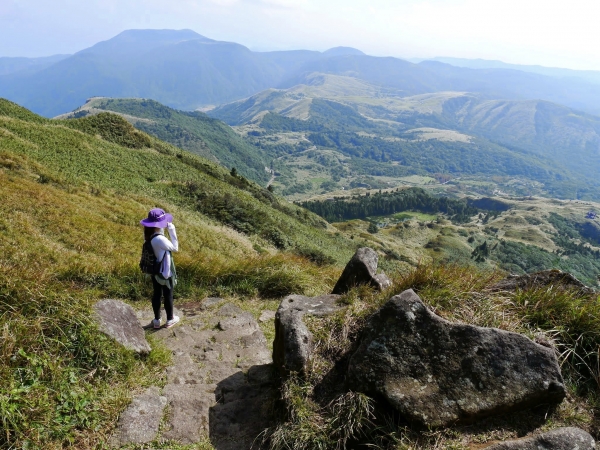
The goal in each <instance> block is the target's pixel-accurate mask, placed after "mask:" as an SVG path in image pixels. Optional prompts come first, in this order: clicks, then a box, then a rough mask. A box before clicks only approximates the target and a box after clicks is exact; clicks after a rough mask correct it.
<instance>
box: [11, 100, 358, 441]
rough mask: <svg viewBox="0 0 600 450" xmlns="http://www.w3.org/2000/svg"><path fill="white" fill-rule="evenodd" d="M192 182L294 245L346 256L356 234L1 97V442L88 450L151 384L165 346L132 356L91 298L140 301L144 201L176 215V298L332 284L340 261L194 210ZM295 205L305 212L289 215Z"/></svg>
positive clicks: (124, 136)
mask: <svg viewBox="0 0 600 450" xmlns="http://www.w3.org/2000/svg"><path fill="white" fill-rule="evenodd" d="M80 130H83V131H80ZM111 141H112V142H111ZM115 142H119V143H124V144H126V145H128V147H124V146H122V145H118V144H117V143H115ZM190 183H191V184H190ZM190 185H193V186H195V187H196V188H197V189H200V190H202V191H204V192H208V193H212V194H214V195H224V194H229V195H230V196H232V197H233V196H235V197H236V198H237V199H238V200H239V202H238V206H239V207H242V208H245V210H246V211H251V212H252V214H249V218H248V217H246V219H247V220H250V221H252V220H253V215H256V216H262V217H264V216H268V218H269V220H268V221H266V222H267V223H268V224H270V225H271V226H272V227H279V228H281V229H282V230H284V232H286V233H288V234H289V236H290V241H291V242H289V243H288V247H287V248H288V249H289V250H290V251H293V252H295V253H298V251H297V250H298V249H302V248H304V249H306V248H309V247H310V246H319V249H320V250H321V251H322V252H323V254H324V255H325V256H327V257H329V258H332V259H335V260H337V261H340V262H341V261H345V260H346V259H347V258H348V257H349V256H350V255H351V253H352V251H353V248H354V247H353V246H354V245H355V244H353V243H351V241H350V240H345V239H344V238H343V237H336V236H334V235H332V234H331V233H330V232H328V231H327V230H326V229H324V228H315V227H314V226H311V225H310V223H317V224H318V223H322V221H320V219H318V218H316V217H315V216H313V215H312V214H308V215H306V214H304V215H303V213H302V212H301V211H300V210H299V208H296V207H294V206H293V205H287V204H281V205H279V203H278V201H277V200H276V199H268V200H265V199H264V198H262V197H261V196H260V195H259V194H260V193H261V192H263V191H264V192H266V191H265V190H264V189H262V188H260V187H258V186H256V185H254V184H252V183H248V182H244V181H243V180H241V179H239V178H233V177H231V176H230V175H229V173H228V171H226V170H224V169H222V168H220V167H218V166H216V165H215V164H213V163H210V162H208V161H206V160H203V159H201V158H198V157H196V156H194V155H191V154H188V153H186V152H182V151H181V150H179V149H176V148H175V147H172V146H170V145H168V144H164V143H161V142H159V141H157V140H156V139H154V138H152V137H150V136H147V135H145V134H143V133H140V132H137V131H135V130H134V129H133V128H132V127H131V126H130V125H129V124H127V122H125V121H123V120H122V119H120V118H118V117H116V116H111V115H104V116H97V117H95V118H86V119H79V120H75V121H66V122H57V121H50V120H46V119H43V118H41V117H39V116H36V115H34V114H31V113H29V112H28V111H26V110H24V109H22V108H19V107H18V106H16V105H14V104H12V103H9V102H6V101H0V191H1V192H2V198H3V201H2V206H1V207H0V208H1V213H0V217H1V219H0V236H1V238H0V255H1V257H0V267H1V269H2V270H0V333H2V340H0V417H2V421H3V430H4V432H3V433H1V434H0V447H10V446H11V445H12V446H13V447H22V446H23V445H25V443H26V442H29V444H30V445H31V446H33V447H39V446H40V445H41V443H44V448H60V447H63V446H69V445H73V446H74V447H77V448H83V447H87V446H93V445H94V443H95V442H97V441H98V439H102V436H103V435H104V434H105V433H106V432H108V431H109V430H110V428H111V427H112V426H113V424H114V421H115V419H116V417H117V414H118V412H119V410H120V409H121V408H122V407H123V406H124V405H125V404H126V403H127V399H128V395H129V394H128V392H129V389H131V388H132V387H134V386H135V387H138V388H139V387H140V386H144V385H147V384H148V383H150V382H151V380H154V381H156V377H157V372H158V371H159V370H160V369H161V368H162V367H163V366H162V364H163V363H164V362H165V360H164V359H161V356H164V355H162V354H161V352H160V349H157V350H155V351H154V352H153V354H152V355H151V356H150V358H149V359H146V360H141V359H137V358H134V357H133V356H132V355H131V354H130V353H129V352H126V351H123V350H121V349H120V348H119V347H117V346H115V345H114V344H113V343H111V342H110V341H109V340H108V339H106V338H103V337H102V335H101V334H99V333H98V331H96V329H95V328H94V326H93V324H91V323H90V307H91V305H92V304H93V303H94V302H95V301H96V300H97V299H99V298H105V297H112V298H123V299H128V300H130V301H137V300H142V301H143V302H142V303H141V304H143V305H145V304H146V301H145V299H147V298H148V295H149V290H148V285H147V283H146V282H145V280H144V279H143V277H142V276H141V274H140V273H139V269H138V267H137V263H138V261H139V252H140V244H141V230H140V226H139V225H138V220H139V219H140V218H142V217H144V216H145V214H146V212H147V210H148V209H149V208H152V207H155V206H160V207H163V208H165V209H167V210H169V211H170V212H172V213H173V214H174V216H175V218H176V222H177V225H178V231H179V235H180V239H181V243H182V246H181V247H182V251H181V252H180V253H179V254H178V255H177V263H178V269H179V270H178V272H179V273H180V277H181V280H182V282H181V284H180V286H178V291H177V295H178V297H179V298H189V299H199V298H202V297H203V296H204V295H208V294H218V295H229V296H231V295H233V296H247V297H256V296H266V297H269V296H279V295H283V294H285V293H287V292H292V291H294V292H306V293H317V292H323V291H324V290H326V289H328V288H329V287H330V286H331V284H332V282H333V281H334V279H335V276H336V275H337V273H339V269H336V268H333V267H317V266H316V265H315V264H313V263H310V262H309V261H308V260H306V259H304V258H302V257H299V256H295V255H294V254H290V253H281V252H279V251H278V250H277V249H276V248H275V247H274V245H273V244H272V242H271V241H269V235H268V234H267V235H265V236H266V237H262V236H261V235H260V234H259V232H260V231H261V230H256V232H255V233H254V234H242V233H239V232H236V231H234V230H233V229H232V228H230V227H227V226H224V225H222V223H220V222H219V221H217V220H215V219H213V218H211V217H208V216H206V215H204V214H202V213H201V212H199V210H201V209H202V206H201V205H199V204H198V199H197V198H196V197H191V196H190V195H188V194H187V192H189V191H186V188H187V187H189V186H190ZM236 185H240V186H241V187H242V188H243V189H240V188H237V187H236ZM257 197H259V198H262V201H261V200H259V199H257ZM240 205H241V206H240ZM277 205H279V206H278V209H276V208H275V207H274V206H277ZM298 211H300V213H301V214H300V216H299V217H300V218H301V220H298V219H297V218H294V217H292V216H295V217H296V213H297V212H298ZM219 217H220V216H219ZM221 219H223V220H225V221H226V219H227V218H226V217H225V218H223V217H221ZM303 222H306V223H303ZM311 248H312V247H311ZM309 249H310V248H309ZM309 255H310V252H309ZM159 360H162V361H163V362H162V363H159V362H158V361H159Z"/></svg>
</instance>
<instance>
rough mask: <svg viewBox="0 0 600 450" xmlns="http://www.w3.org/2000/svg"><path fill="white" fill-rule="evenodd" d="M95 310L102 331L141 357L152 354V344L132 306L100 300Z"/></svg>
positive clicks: (116, 301) (115, 301) (117, 301)
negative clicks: (147, 339)
mask: <svg viewBox="0 0 600 450" xmlns="http://www.w3.org/2000/svg"><path fill="white" fill-rule="evenodd" d="M94 310H95V316H96V322H97V324H98V328H99V329H100V331H102V332H103V333H105V334H106V335H108V336H110V337H111V338H113V339H114V340H115V341H117V342H118V343H119V344H122V345H123V346H125V347H126V348H128V349H130V350H133V351H135V352H137V353H139V354H141V355H147V354H148V353H150V344H148V341H146V336H145V334H144V330H143V328H142V327H141V326H140V324H139V323H138V319H137V316H136V314H135V311H134V310H133V308H132V307H131V306H129V305H128V304H127V303H123V302H121V301H119V300H100V301H99V302H98V303H96V304H95V305H94Z"/></svg>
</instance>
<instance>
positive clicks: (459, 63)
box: [410, 56, 600, 83]
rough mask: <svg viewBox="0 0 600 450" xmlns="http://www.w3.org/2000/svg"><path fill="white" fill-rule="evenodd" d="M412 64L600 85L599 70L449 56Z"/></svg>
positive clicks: (421, 60)
mask: <svg viewBox="0 0 600 450" xmlns="http://www.w3.org/2000/svg"><path fill="white" fill-rule="evenodd" d="M410 61H411V62H414V63H420V62H423V61H438V62H442V63H445V64H450V65H452V66H456V67H465V68H469V69H510V70H519V71H521V72H531V73H537V74H539V75H546V76H549V77H557V78H580V79H582V80H586V81H588V82H591V83H600V71H597V70H573V69H564V68H559V67H545V66H539V65H528V64H510V63H505V62H503V61H498V60H490V59H480V58H478V59H468V58H452V57H448V56H436V57H435V58H411V59H410Z"/></svg>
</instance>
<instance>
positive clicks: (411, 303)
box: [348, 290, 565, 427]
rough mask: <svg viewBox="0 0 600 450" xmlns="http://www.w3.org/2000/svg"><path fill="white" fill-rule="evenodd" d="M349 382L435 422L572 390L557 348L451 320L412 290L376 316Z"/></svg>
mask: <svg viewBox="0 0 600 450" xmlns="http://www.w3.org/2000/svg"><path fill="white" fill-rule="evenodd" d="M348 382H349V386H350V388H351V389H353V390H356V391H359V392H364V393H367V394H372V395H377V396H382V397H383V398H385V399H386V400H387V401H388V402H389V403H390V404H391V405H392V406H393V407H394V408H395V409H397V410H398V411H399V412H400V413H401V414H402V415H403V416H404V417H405V418H407V419H409V420H411V421H413V422H415V423H417V424H421V425H424V426H433V427H436V426H445V425H448V424H451V423H454V422H470V421H474V420H476V419H478V418H481V417H485V416H489V415H494V414H498V413H503V412H509V411H515V410H520V409H522V408H525V407H529V406H534V405H538V404H556V403H559V402H561V401H562V399H563V398H564V396H565V387H564V384H563V379H562V376H561V373H560V368H559V366H558V362H557V360H556V356H555V354H554V352H553V351H552V350H551V349H550V348H547V347H543V346H541V345H539V344H536V343H535V342H533V341H531V340H530V339H528V338H527V337H525V336H522V335H520V334H517V333H511V332H507V331H502V330H498V329H495V328H481V327H476V326H472V325H463V324H454V323H451V322H449V321H447V320H444V319H442V318H441V317H439V316H436V315H435V314H433V313H432V312H431V311H429V309H427V307H426V306H425V305H424V304H423V303H422V302H421V300H420V299H419V297H418V296H417V295H416V294H415V293H414V292H413V291H412V290H407V291H404V292H403V293H402V294H400V295H396V296H394V297H392V298H391V299H390V300H389V301H388V302H387V303H386V304H385V305H384V306H382V307H381V308H380V309H379V310H378V311H377V312H376V313H375V314H374V315H373V316H372V317H371V318H370V319H369V321H368V323H367V325H366V327H365V330H364V332H363V336H362V337H361V340H360V342H359V347H358V349H357V350H356V352H355V353H354V354H353V355H352V356H351V358H350V362H349V367H348Z"/></svg>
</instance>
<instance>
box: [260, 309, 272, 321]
mask: <svg viewBox="0 0 600 450" xmlns="http://www.w3.org/2000/svg"><path fill="white" fill-rule="evenodd" d="M272 320H275V311H269V310H268V309H266V310H264V311H263V312H262V313H260V317H259V318H258V321H259V322H260V323H264V322H270V321H272Z"/></svg>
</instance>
